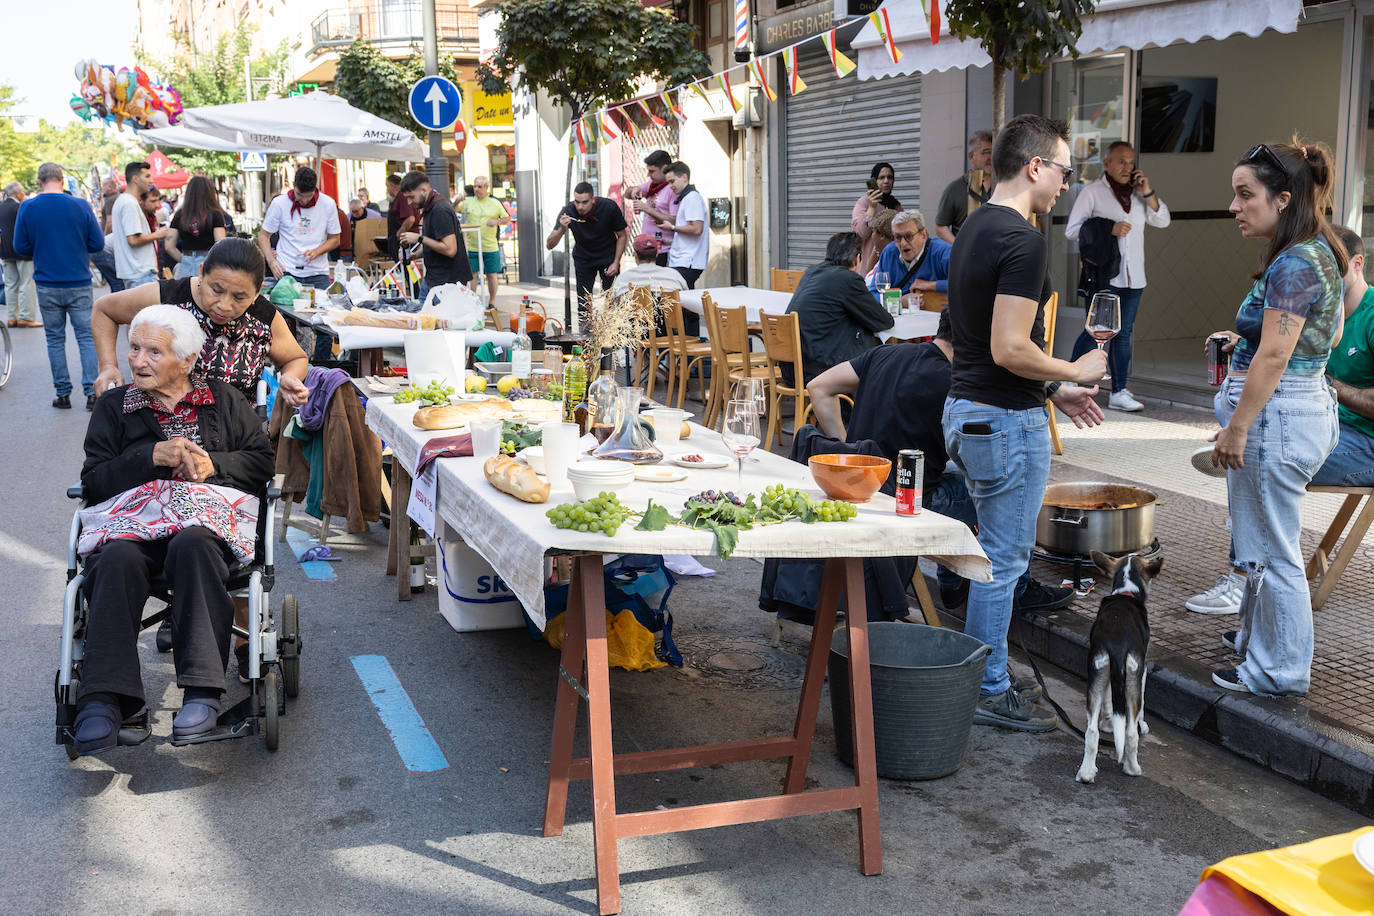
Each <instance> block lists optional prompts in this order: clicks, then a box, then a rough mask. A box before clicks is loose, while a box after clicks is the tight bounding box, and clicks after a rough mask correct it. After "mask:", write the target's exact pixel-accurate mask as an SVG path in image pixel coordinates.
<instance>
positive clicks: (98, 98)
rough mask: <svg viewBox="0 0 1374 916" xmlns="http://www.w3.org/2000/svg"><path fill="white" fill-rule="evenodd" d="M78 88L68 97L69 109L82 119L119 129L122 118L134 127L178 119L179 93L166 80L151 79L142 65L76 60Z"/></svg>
mask: <svg viewBox="0 0 1374 916" xmlns="http://www.w3.org/2000/svg"><path fill="white" fill-rule="evenodd" d="M76 78H77V79H79V80H81V88H80V89H79V90H78V91H77V93H76V94H74V95H73V96H72V98H71V106H72V111H74V112H76V114H77V116H78V117H80V118H81V120H83V121H91V120H99V121H103V122H105V123H106V124H113V125H115V126H116V127H118V128H120V129H121V130H122V129H123V128H124V122H126V121H127V122H129V125H130V126H131V127H133V128H134V130H136V131H137V130H142V129H144V128H147V127H169V126H171V125H172V124H175V123H177V121H179V120H180V119H181V111H182V105H181V93H179V92H177V91H176V89H174V88H172V87H171V86H169V85H167V84H166V83H155V82H153V81H152V80H151V79H150V78H149V77H148V74H147V73H144V72H143V68H142V67H134V68H133V69H132V70H131V69H129V68H128V67H120V68H119V69H118V70H115V68H114V67H111V66H110V65H109V64H100V63H99V62H97V61H96V60H94V59H87V60H79V61H77V62H76Z"/></svg>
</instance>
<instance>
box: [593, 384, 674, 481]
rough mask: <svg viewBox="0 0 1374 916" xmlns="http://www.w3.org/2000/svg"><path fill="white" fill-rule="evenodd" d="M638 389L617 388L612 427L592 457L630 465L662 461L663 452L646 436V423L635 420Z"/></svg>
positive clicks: (637, 411) (647, 432)
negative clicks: (613, 424) (613, 425)
mask: <svg viewBox="0 0 1374 916" xmlns="http://www.w3.org/2000/svg"><path fill="white" fill-rule="evenodd" d="M643 396H644V389H642V388H621V389H618V390H617V391H616V395H615V410H614V413H613V416H614V417H615V428H614V429H613V430H612V431H611V434H610V435H609V436H607V437H606V441H605V442H603V443H601V444H600V445H599V446H597V447H596V450H595V451H594V452H592V455H593V457H596V458H609V459H611V460H613V461H628V462H630V463H631V464H654V463H655V462H658V461H662V460H663V453H662V452H660V451H659V450H658V447H657V446H655V445H654V442H653V439H651V438H650V436H649V427H648V424H646V423H644V422H643V421H642V420H640V419H639V401H640V399H641V398H642V397H643Z"/></svg>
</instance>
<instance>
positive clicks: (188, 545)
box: [73, 304, 273, 754]
mask: <svg viewBox="0 0 1374 916" xmlns="http://www.w3.org/2000/svg"><path fill="white" fill-rule="evenodd" d="M204 345H205V334H204V332H203V331H202V329H201V326H200V323H199V322H197V321H196V320H195V318H194V317H192V316H191V315H190V314H188V313H187V312H186V311H185V310H183V309H180V308H178V307H177V306H175V305H167V304H156V305H150V306H148V307H146V308H143V309H142V310H141V311H139V312H138V314H137V315H135V316H134V317H133V321H132V323H131V324H130V327H129V369H130V375H131V377H132V379H133V381H132V383H131V384H129V385H127V386H123V387H118V388H113V389H111V390H110V391H109V392H107V393H106V394H105V395H104V396H103V397H101V398H100V400H99V401H98V402H97V404H96V408H95V413H94V414H93V415H92V417H91V422H90V426H89V428H88V429H87V432H86V443H85V452H86V460H85V464H84V465H83V466H82V469H81V483H82V487H83V489H84V497H85V499H86V501H87V503H88V504H89V505H90V508H88V509H84V510H82V513H81V522H82V534H81V539H80V542H79V548H78V550H79V552H80V554H81V555H83V556H85V557H86V560H85V567H84V576H85V578H84V582H83V583H82V587H83V591H84V593H85V595H86V598H87V601H88V602H89V611H88V618H87V623H86V637H85V652H84V660H83V663H82V677H81V685H80V691H79V694H78V696H77V707H78V708H77V714H76V720H75V724H74V735H73V737H74V739H75V740H74V744H75V748H76V751H77V753H79V754H93V753H98V752H100V751H104V750H107V749H109V748H111V747H114V746H116V744H118V737H119V729H120V723H121V721H122V720H123V719H124V718H125V717H126V716H129V715H132V714H134V713H136V712H137V711H138V710H139V709H140V708H141V707H142V706H143V702H144V695H143V683H142V678H141V674H140V668H139V660H138V648H137V640H138V634H139V629H140V622H141V619H142V611H143V606H144V604H145V603H146V601H147V599H148V597H149V596H150V594H151V592H152V589H153V584H154V580H155V579H156V578H157V577H158V576H159V575H160V576H162V578H163V579H164V580H165V582H166V584H167V585H168V586H169V587H170V589H171V592H172V596H171V606H170V615H171V620H172V651H173V659H174V663H175V668H176V679H177V684H178V686H180V687H181V688H182V689H183V702H182V707H181V710H180V711H179V712H178V713H177V715H176V718H175V720H174V721H173V738H174V740H175V739H187V738H194V737H196V736H198V735H203V734H205V733H207V732H209V731H211V730H212V729H214V728H215V726H216V719H217V717H218V714H219V711H220V705H221V698H222V696H223V694H224V672H225V668H226V665H227V663H228V656H229V641H230V636H231V628H232V624H233V617H234V604H233V600H232V598H231V597H230V595H229V593H228V590H227V588H228V582H229V575H230V570H231V569H233V568H234V567H235V566H236V565H237V564H238V563H241V562H247V561H248V560H250V559H251V558H252V556H253V551H254V546H255V545H254V537H255V534H256V513H257V500H256V499H255V498H254V497H253V495H252V494H256V493H258V492H259V491H260V490H262V488H263V487H264V485H265V484H266V483H267V481H268V480H269V478H271V476H272V469H273V454H272V447H271V445H270V443H269V442H268V440H267V437H266V435H265V434H264V433H263V431H262V424H261V422H260V421H259V419H258V417H257V415H256V414H255V413H254V411H253V407H252V405H251V404H250V403H249V402H248V401H247V399H245V398H244V397H242V396H241V395H240V394H239V393H238V392H236V391H235V390H234V389H232V388H231V387H230V386H229V385H227V384H225V383H224V382H221V381H216V380H210V379H207V378H206V377H205V376H204V375H203V374H201V373H200V372H198V371H196V369H195V367H196V361H197V358H198V356H199V355H200V353H201V350H202V348H203V347H204Z"/></svg>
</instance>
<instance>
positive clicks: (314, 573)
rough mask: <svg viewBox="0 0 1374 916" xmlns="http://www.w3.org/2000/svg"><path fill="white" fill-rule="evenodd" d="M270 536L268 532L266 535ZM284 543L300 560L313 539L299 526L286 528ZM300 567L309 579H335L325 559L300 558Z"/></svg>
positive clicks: (332, 568) (312, 545) (329, 564)
mask: <svg viewBox="0 0 1374 916" xmlns="http://www.w3.org/2000/svg"><path fill="white" fill-rule="evenodd" d="M268 536H269V537H270V536H271V535H270V534H269V535H268ZM286 543H287V544H289V545H291V552H292V553H294V554H295V555H296V559H297V560H300V559H301V557H302V556H303V555H304V554H305V552H306V551H307V550H309V549H310V548H311V547H314V546H315V540H314V539H313V538H312V537H310V535H308V534H306V533H305V532H304V531H302V530H301V529H299V528H287V529H286ZM301 569H302V570H304V571H305V575H306V578H309V579H335V578H338V577H337V576H335V575H334V566H333V564H332V563H330V562H328V561H327V560H301Z"/></svg>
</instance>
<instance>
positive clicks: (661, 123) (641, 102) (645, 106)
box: [635, 99, 668, 127]
mask: <svg viewBox="0 0 1374 916" xmlns="http://www.w3.org/2000/svg"><path fill="white" fill-rule="evenodd" d="M635 104H636V105H638V106H639V110H640V111H642V112H644V114H645V116H646V117H647V118H648V119H649V120H650V121H653V122H654V126H655V127H667V126H668V122H667V121H665V120H663V119H662V118H660V117H659V116H658V115H656V114H654V110H653V109H652V108H650V107H649V100H648V99H636V100H635Z"/></svg>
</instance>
